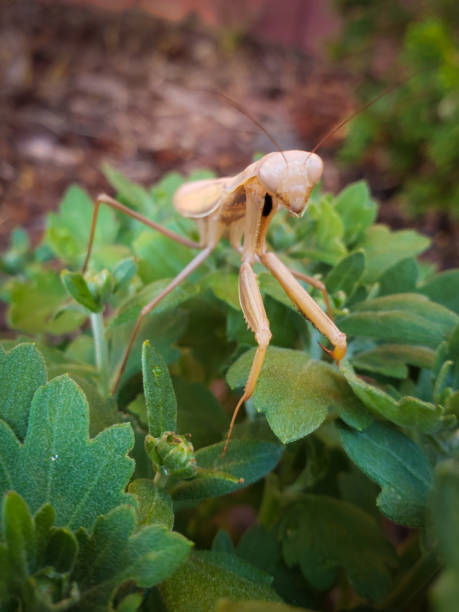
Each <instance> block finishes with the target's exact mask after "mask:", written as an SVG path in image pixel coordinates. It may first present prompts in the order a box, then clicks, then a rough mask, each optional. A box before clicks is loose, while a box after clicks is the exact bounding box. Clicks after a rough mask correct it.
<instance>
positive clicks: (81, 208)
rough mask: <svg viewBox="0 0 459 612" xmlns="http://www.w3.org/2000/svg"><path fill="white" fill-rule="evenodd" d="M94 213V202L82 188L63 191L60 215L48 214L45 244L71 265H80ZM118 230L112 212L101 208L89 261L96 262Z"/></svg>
mask: <svg viewBox="0 0 459 612" xmlns="http://www.w3.org/2000/svg"><path fill="white" fill-rule="evenodd" d="M93 211H94V206H93V203H92V201H91V199H90V197H89V196H88V194H87V193H86V192H85V191H84V190H83V189H81V188H80V187H77V186H75V185H73V186H72V187H70V188H69V189H68V190H67V191H66V192H65V194H64V198H63V200H62V202H61V203H60V205H59V212H57V213H50V214H49V215H48V217H47V228H46V235H45V242H46V243H48V244H49V245H50V247H51V248H52V249H53V251H54V253H55V254H56V255H57V256H58V257H60V258H61V259H63V260H64V261H66V262H69V263H72V264H74V265H81V264H82V262H83V259H84V256H85V253H86V250H87V248H88V243H89V233H90V228H91V220H92V216H93ZM118 227H119V224H118V221H117V219H116V215H115V213H114V211H113V210H112V209H110V208H109V207H108V206H105V205H102V206H101V207H100V210H99V216H98V220H97V226H96V232H95V235H94V253H93V257H92V259H94V258H95V259H96V260H97V251H98V249H99V248H100V247H104V246H105V245H111V244H112V243H114V242H115V239H116V236H117V233H118Z"/></svg>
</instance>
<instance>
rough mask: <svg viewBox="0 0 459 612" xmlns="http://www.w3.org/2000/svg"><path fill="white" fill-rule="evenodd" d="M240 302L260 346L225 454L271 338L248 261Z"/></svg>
mask: <svg viewBox="0 0 459 612" xmlns="http://www.w3.org/2000/svg"><path fill="white" fill-rule="evenodd" d="M239 302H240V303H241V307H242V312H243V313H244V318H245V320H246V322H247V325H248V326H249V328H250V329H251V330H252V331H253V332H254V334H255V340H256V341H257V344H258V347H257V351H256V353H255V357H254V358H253V361H252V367H251V368H250V372H249V377H248V378H247V382H246V383H245V387H244V393H243V395H242V397H241V398H240V399H239V401H238V403H237V405H236V408H235V409H234V412H233V416H232V418H231V423H230V426H229V429H228V434H227V436H226V442H225V446H224V448H223V455H224V454H225V453H226V449H227V448H228V443H229V440H230V437H231V432H232V431H233V427H234V423H235V421H236V417H237V414H238V412H239V409H240V407H241V406H242V404H243V403H244V402H245V401H246V400H248V399H249V397H250V396H251V395H252V393H253V392H254V389H255V385H256V383H257V380H258V377H259V375H260V371H261V367H262V365H263V361H264V359H265V355H266V349H267V348H268V345H269V342H270V340H271V330H270V328H269V320H268V317H267V315H266V311H265V307H264V304H263V299H262V297H261V293H260V289H259V287H258V284H257V277H256V275H255V272H254V271H253V270H252V267H251V266H250V264H249V263H247V262H244V263H243V264H242V265H241V269H240V271H239Z"/></svg>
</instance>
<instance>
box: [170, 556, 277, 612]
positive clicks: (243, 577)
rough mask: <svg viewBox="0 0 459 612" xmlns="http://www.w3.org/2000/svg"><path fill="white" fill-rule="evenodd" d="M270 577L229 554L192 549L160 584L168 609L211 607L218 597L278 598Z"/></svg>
mask: <svg viewBox="0 0 459 612" xmlns="http://www.w3.org/2000/svg"><path fill="white" fill-rule="evenodd" d="M269 582H270V577H269V576H267V575H266V574H264V573H263V572H261V571H260V570H255V568H253V567H251V566H250V565H249V564H247V563H245V562H244V561H242V560H240V559H238V558H237V557H236V556H235V555H231V554H228V553H221V552H220V553H217V552H210V551H195V552H193V553H192V554H191V555H190V557H189V559H188V560H187V562H186V563H185V564H184V565H183V566H182V567H181V568H180V569H179V570H178V571H177V572H176V573H175V574H173V575H172V576H171V577H170V578H169V579H168V580H166V581H165V582H164V583H162V584H161V585H160V587H159V589H160V593H161V598H162V600H163V602H164V604H165V606H166V609H167V610H174V612H202V611H203V610H209V611H210V610H214V609H215V604H216V603H217V601H218V600H219V599H220V598H224V597H226V598H228V599H231V600H238V599H243V600H247V599H255V600H257V599H259V600H262V601H278V600H279V598H278V596H277V595H276V593H275V592H274V591H273V590H272V588H271V587H270V586H269Z"/></svg>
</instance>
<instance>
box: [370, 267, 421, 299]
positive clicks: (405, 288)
mask: <svg viewBox="0 0 459 612" xmlns="http://www.w3.org/2000/svg"><path fill="white" fill-rule="evenodd" d="M418 276H419V267H418V263H417V261H416V260H415V259H413V258H412V257H408V258H407V259H402V260H401V261H399V262H398V263H396V264H395V265H394V266H392V267H391V268H389V269H388V270H387V271H386V272H384V274H383V275H382V276H381V277H380V278H379V295H381V296H382V295H391V294H394V293H408V292H411V291H416V284H417V280H418Z"/></svg>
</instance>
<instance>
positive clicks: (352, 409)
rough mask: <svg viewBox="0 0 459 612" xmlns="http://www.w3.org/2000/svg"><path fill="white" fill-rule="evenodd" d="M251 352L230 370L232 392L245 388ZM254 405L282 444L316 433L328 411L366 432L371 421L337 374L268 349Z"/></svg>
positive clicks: (305, 359) (287, 351)
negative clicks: (233, 389)
mask: <svg viewBox="0 0 459 612" xmlns="http://www.w3.org/2000/svg"><path fill="white" fill-rule="evenodd" d="M254 351H255V349H252V350H250V351H248V352H247V353H244V355H242V356H241V357H240V358H239V359H238V360H237V361H236V362H235V363H234V364H233V365H232V366H231V368H230V369H229V370H228V373H227V381H228V384H229V385H230V386H231V387H232V388H239V387H242V386H243V384H244V383H245V379H246V376H247V373H248V371H249V369H250V364H251V362H252V360H253V356H254ZM253 403H254V406H255V409H256V410H257V411H258V412H262V413H264V414H265V415H266V418H267V420H268V423H269V426H270V427H271V429H272V430H273V432H274V433H275V434H276V436H277V437H278V438H279V439H280V440H281V441H282V442H284V443H288V442H293V441H294V440H299V439H300V438H303V437H304V436H307V435H308V434H310V433H311V432H313V431H314V430H316V429H317V428H318V427H319V426H320V425H321V424H322V423H323V421H324V420H325V418H326V417H327V414H328V411H329V410H331V411H336V412H338V414H340V415H342V417H343V419H345V420H346V421H349V423H350V424H351V425H353V426H355V427H358V428H363V427H366V426H367V425H368V424H369V423H370V422H371V420H372V419H371V417H370V416H369V414H368V411H367V410H366V409H365V407H364V406H363V405H362V404H361V402H360V401H357V402H356V401H355V397H353V394H352V392H351V390H350V389H349V387H348V386H347V384H346V382H345V381H344V379H343V377H342V376H340V374H339V373H338V372H337V371H336V370H335V368H333V367H332V366H330V365H328V364H326V363H325V362H319V361H314V360H312V359H310V358H309V356H308V355H307V354H305V353H303V352H302V351H294V350H291V349H281V348H277V347H270V348H269V349H268V351H267V354H266V359H265V363H264V365H263V369H262V372H261V374H260V378H259V379H258V382H257V386H256V388H255V392H254V394H253Z"/></svg>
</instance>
